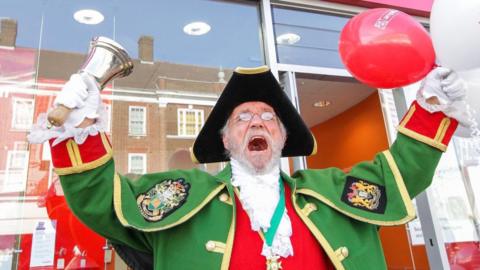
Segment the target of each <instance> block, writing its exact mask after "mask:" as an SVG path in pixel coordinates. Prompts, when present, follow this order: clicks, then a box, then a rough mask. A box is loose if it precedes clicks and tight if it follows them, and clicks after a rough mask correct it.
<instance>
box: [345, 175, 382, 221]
mask: <svg viewBox="0 0 480 270" xmlns="http://www.w3.org/2000/svg"><path fill="white" fill-rule="evenodd" d="M342 201H343V202H345V203H346V204H348V205H350V206H353V207H356V208H359V209H363V210H367V211H371V212H375V213H380V214H383V213H384V212H385V206H386V193H385V187H384V186H381V185H377V184H375V183H372V182H369V181H367V180H364V179H358V178H355V177H353V176H348V177H347V181H346V183H345V187H344V189H343V194H342Z"/></svg>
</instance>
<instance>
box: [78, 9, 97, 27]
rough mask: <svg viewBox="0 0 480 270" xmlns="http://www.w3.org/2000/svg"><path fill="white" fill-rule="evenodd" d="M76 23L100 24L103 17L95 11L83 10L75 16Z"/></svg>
mask: <svg viewBox="0 0 480 270" xmlns="http://www.w3.org/2000/svg"><path fill="white" fill-rule="evenodd" d="M73 18H74V19H75V21H77V22H79V23H83V24H99V23H101V22H103V19H104V17H103V15H102V13H100V12H99V11H97V10H94V9H81V10H78V11H77V12H75V13H74V14H73Z"/></svg>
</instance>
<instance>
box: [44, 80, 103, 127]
mask: <svg viewBox="0 0 480 270" xmlns="http://www.w3.org/2000/svg"><path fill="white" fill-rule="evenodd" d="M100 103H101V98H100V90H99V89H98V84H97V82H96V81H95V78H93V76H91V75H89V74H88V73H86V72H82V73H80V74H73V75H72V76H71V77H70V80H69V81H68V82H67V83H66V84H65V85H64V86H63V88H62V91H60V93H58V95H57V98H56V99H55V101H54V102H53V105H54V106H58V105H59V104H62V105H64V106H66V107H68V108H70V109H74V110H72V112H71V113H70V115H69V116H68V118H67V120H66V121H65V123H64V125H65V126H69V127H77V126H78V125H80V123H82V122H83V120H84V119H85V118H86V117H87V118H90V119H96V118H98V109H99V107H100Z"/></svg>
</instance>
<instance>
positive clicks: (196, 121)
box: [178, 108, 203, 137]
mask: <svg viewBox="0 0 480 270" xmlns="http://www.w3.org/2000/svg"><path fill="white" fill-rule="evenodd" d="M202 126H203V110H199V109H191V108H188V109H178V136H192V137H194V136H197V134H198V132H199V131H200V129H201V128H202Z"/></svg>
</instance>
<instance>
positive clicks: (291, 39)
mask: <svg viewBox="0 0 480 270" xmlns="http://www.w3.org/2000/svg"><path fill="white" fill-rule="evenodd" d="M299 41H300V36H299V35H297V34H294V33H285V34H281V35H280V36H278V37H277V43H278V44H288V45H293V44H295V43H297V42H299Z"/></svg>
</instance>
